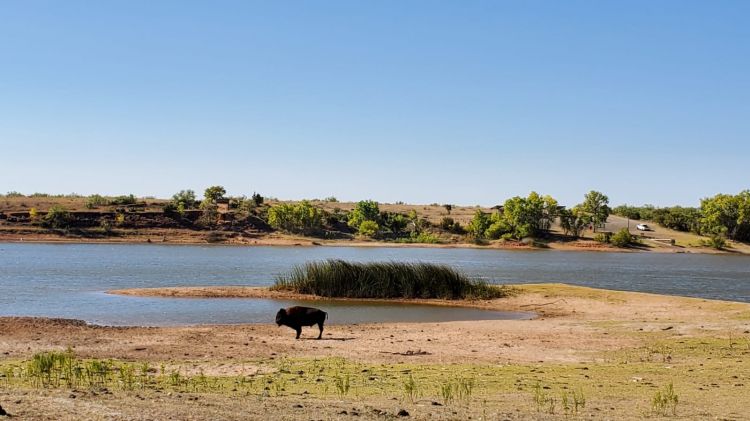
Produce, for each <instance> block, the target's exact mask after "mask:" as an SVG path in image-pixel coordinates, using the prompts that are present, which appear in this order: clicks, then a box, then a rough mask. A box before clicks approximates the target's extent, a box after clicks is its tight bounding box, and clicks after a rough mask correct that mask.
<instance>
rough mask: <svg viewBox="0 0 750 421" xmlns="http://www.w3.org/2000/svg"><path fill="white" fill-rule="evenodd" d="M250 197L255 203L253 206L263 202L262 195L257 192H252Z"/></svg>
mask: <svg viewBox="0 0 750 421" xmlns="http://www.w3.org/2000/svg"><path fill="white" fill-rule="evenodd" d="M251 198H252V199H253V203H255V206H260V205H262V204H263V196H261V195H260V194H258V193H255V192H253V195H252V196H251Z"/></svg>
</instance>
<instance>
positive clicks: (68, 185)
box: [0, 0, 750, 205]
mask: <svg viewBox="0 0 750 421" xmlns="http://www.w3.org/2000/svg"><path fill="white" fill-rule="evenodd" d="M749 16H750V2H747V1H716V2H707V1H684V0H681V1H622V2H615V1H593V0H591V1H515V2H510V1H508V2H503V1H487V2H482V1H476V2H473V1H466V2H464V1H454V2H439V1H424V2H422V1H377V2H374V1H372V2H358V1H341V2H332V1H319V2H282V1H267V2H250V1H238V2H231V1H219V2H197V1H195V2H190V1H174V2H169V1H159V2H153V1H130V0H129V1H107V2H97V1H65V2H61V1H50V2H42V1H33V0H32V1H7V2H2V3H0V191H8V190H18V191H22V192H25V193H32V192H36V191H40V192H51V193H70V192H77V193H82V194H90V193H102V194H124V193H135V194H137V195H154V196H159V197H168V196H171V194H172V193H174V192H176V191H178V190H180V189H185V188H192V189H194V190H196V191H202V189H203V188H205V187H206V186H208V185H212V184H222V185H224V186H225V187H226V188H227V190H228V192H229V193H230V194H236V195H239V194H246V195H249V194H251V193H252V192H253V191H258V192H261V193H263V194H266V195H271V196H276V197H279V198H288V199H300V198H316V197H325V196H330V195H335V196H337V197H338V198H339V199H340V200H358V199H365V198H372V199H375V200H379V201H382V202H392V201H399V200H401V201H406V202H411V203H432V202H439V203H456V204H467V205H473V204H484V205H491V204H495V203H499V202H501V201H503V200H505V199H506V198H508V197H510V196H514V195H525V194H527V193H528V192H529V191H531V190H536V191H538V192H540V193H545V194H551V195H553V196H555V197H557V198H558V199H559V200H560V201H561V203H563V204H569V205H572V204H575V203H577V202H579V201H580V200H581V198H582V196H583V194H584V193H585V192H587V191H588V190H591V189H597V190H601V191H603V192H604V193H606V194H608V195H609V197H610V200H611V202H612V203H614V204H620V203H630V204H640V203H653V204H656V205H669V204H682V205H696V204H697V203H698V200H699V199H700V198H701V197H705V196H708V195H713V194H715V193H718V192H728V193H736V192H738V191H740V190H742V189H746V188H750V169H749V168H750V165H748V161H750V136H749V135H750V25H748V24H747V19H748V17H749Z"/></svg>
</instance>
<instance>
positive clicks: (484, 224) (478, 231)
mask: <svg viewBox="0 0 750 421" xmlns="http://www.w3.org/2000/svg"><path fill="white" fill-rule="evenodd" d="M489 226H490V217H489V216H488V215H487V214H486V213H484V212H482V210H481V209H477V210H476V212H474V217H473V218H472V219H471V222H469V225H467V226H466V230H467V231H468V232H469V234H471V236H472V237H474V238H476V239H478V240H480V239H483V238H485V231H487V228H489Z"/></svg>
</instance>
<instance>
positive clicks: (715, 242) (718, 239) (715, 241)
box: [703, 234, 727, 250]
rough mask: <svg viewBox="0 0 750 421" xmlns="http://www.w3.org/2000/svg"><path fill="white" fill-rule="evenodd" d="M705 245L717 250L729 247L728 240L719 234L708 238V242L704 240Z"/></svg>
mask: <svg viewBox="0 0 750 421" xmlns="http://www.w3.org/2000/svg"><path fill="white" fill-rule="evenodd" d="M703 245H704V246H706V247H711V248H714V249H716V250H723V249H724V247H726V246H727V240H726V239H725V238H724V237H723V236H721V235H719V234H714V235H712V236H710V237H708V240H703Z"/></svg>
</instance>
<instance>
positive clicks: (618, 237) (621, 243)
mask: <svg viewBox="0 0 750 421" xmlns="http://www.w3.org/2000/svg"><path fill="white" fill-rule="evenodd" d="M632 242H633V236H632V235H631V234H630V231H628V229H627V228H623V229H621V230H620V231H617V233H615V234H614V235H613V236H612V238H610V243H612V245H613V246H615V247H627V246H629V245H630V244H631V243H632Z"/></svg>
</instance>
